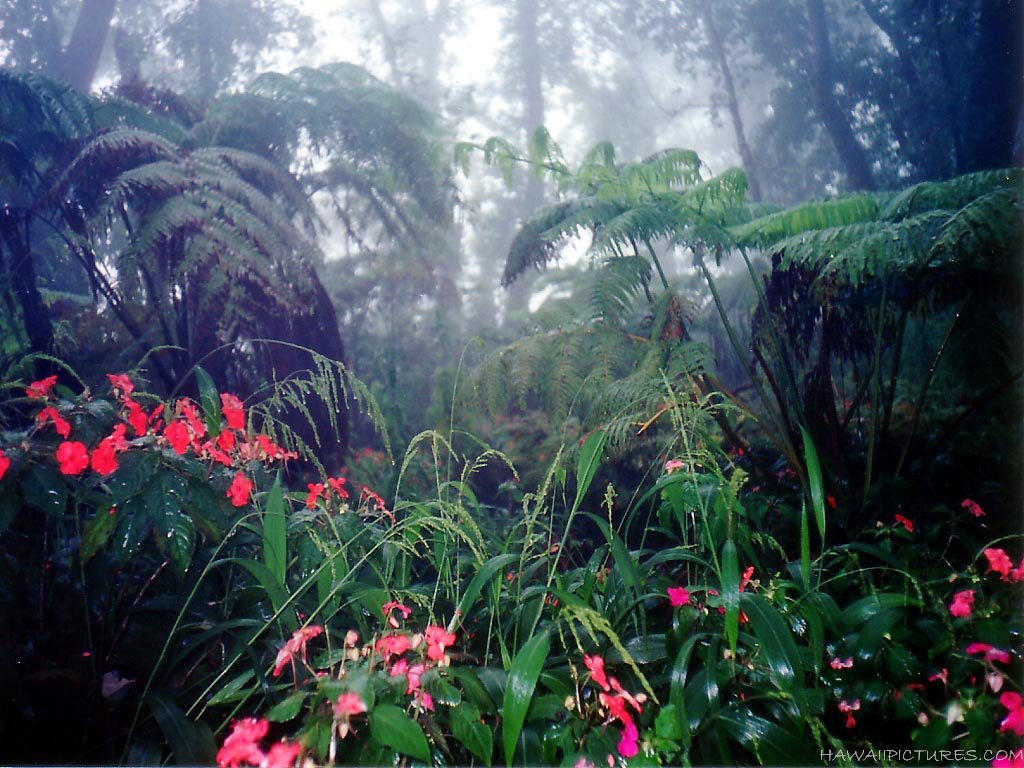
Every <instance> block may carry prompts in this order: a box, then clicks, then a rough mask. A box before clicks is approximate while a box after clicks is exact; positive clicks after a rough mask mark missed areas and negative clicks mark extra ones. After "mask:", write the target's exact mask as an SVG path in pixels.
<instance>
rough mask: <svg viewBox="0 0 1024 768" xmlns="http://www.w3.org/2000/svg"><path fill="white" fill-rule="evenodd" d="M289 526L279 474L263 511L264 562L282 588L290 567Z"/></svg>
mask: <svg viewBox="0 0 1024 768" xmlns="http://www.w3.org/2000/svg"><path fill="white" fill-rule="evenodd" d="M287 525H288V523H287V519H286V518H285V502H284V494H283V493H282V492H281V475H280V474H278V476H277V477H276V478H275V479H274V485H273V487H272V488H271V489H270V493H268V494H267V506H266V509H264V510H263V562H264V563H265V564H266V566H267V570H268V571H270V574H271V576H273V578H274V580H275V582H277V583H278V584H280V585H281V586H282V587H284V578H285V570H286V568H287V566H288V536H287Z"/></svg>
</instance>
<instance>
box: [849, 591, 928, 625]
mask: <svg viewBox="0 0 1024 768" xmlns="http://www.w3.org/2000/svg"><path fill="white" fill-rule="evenodd" d="M920 604H921V603H920V601H918V600H915V599H913V598H911V597H910V596H909V595H906V594H904V593H903V592H877V593H875V594H873V595H866V596H864V597H862V598H861V599H860V600H857V601H856V602H854V603H852V604H850V605H848V606H847V607H846V609H845V610H844V611H843V612H842V615H841V616H840V617H839V620H840V621H841V622H842V624H843V626H845V627H846V628H847V629H856V628H858V627H860V626H861V625H862V624H864V623H865V622H867V620H868V619H870V618H871V617H872V616H874V615H875V614H878V613H881V612H882V611H886V610H888V609H890V608H908V607H911V606H915V607H916V606H919V605H920Z"/></svg>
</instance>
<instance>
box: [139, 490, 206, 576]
mask: <svg viewBox="0 0 1024 768" xmlns="http://www.w3.org/2000/svg"><path fill="white" fill-rule="evenodd" d="M142 503H143V504H145V506H146V513H147V515H148V517H149V518H150V520H152V521H153V537H154V539H155V540H156V544H157V547H158V548H159V550H160V552H161V553H162V554H163V555H164V556H165V557H168V558H170V560H171V562H172V563H174V567H175V571H176V572H177V573H178V575H182V574H184V573H185V571H186V570H187V569H188V566H189V564H190V562H191V560H192V550H193V548H194V546H195V541H196V531H195V526H194V524H193V523H192V518H191V517H189V516H188V515H187V514H185V511H184V510H185V507H186V503H187V499H186V487H185V481H184V480H183V479H182V478H180V477H179V476H178V475H175V474H172V473H171V472H169V471H166V470H165V471H163V472H159V473H157V474H156V475H154V476H153V479H152V480H151V481H150V483H149V485H147V486H146V489H145V490H144V491H143V492H142Z"/></svg>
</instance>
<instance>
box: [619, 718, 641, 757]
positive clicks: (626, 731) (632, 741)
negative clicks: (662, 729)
mask: <svg viewBox="0 0 1024 768" xmlns="http://www.w3.org/2000/svg"><path fill="white" fill-rule="evenodd" d="M639 737H640V734H639V733H638V732H637V730H636V725H635V724H634V723H633V721H632V720H630V721H628V722H626V723H624V724H623V726H622V738H621V739H619V743H618V745H617V746H616V749H617V750H618V752H619V754H620V755H622V756H623V757H625V758H627V759H628V758H630V757H635V756H636V754H637V752H639V751H640V747H639V744H638V739H639Z"/></svg>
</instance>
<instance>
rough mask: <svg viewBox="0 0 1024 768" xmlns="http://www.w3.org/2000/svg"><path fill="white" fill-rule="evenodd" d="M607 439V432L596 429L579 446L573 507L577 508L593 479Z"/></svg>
mask: <svg viewBox="0 0 1024 768" xmlns="http://www.w3.org/2000/svg"><path fill="white" fill-rule="evenodd" d="M607 439H608V433H607V432H605V431H604V430H603V429H598V430H596V431H594V432H592V433H591V434H590V436H589V437H587V439H586V440H585V441H584V443H583V447H582V448H580V454H579V460H578V461H577V464H576V500H575V501H574V502H573V509H578V508H579V506H580V503H581V502H582V501H583V497H584V496H585V495H586V493H587V490H589V488H590V484H591V483H592V482H593V481H594V475H595V474H596V473H597V468H598V466H599V465H600V464H601V455H602V454H603V453H604V444H605V442H606V441H607Z"/></svg>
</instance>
